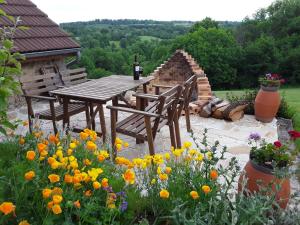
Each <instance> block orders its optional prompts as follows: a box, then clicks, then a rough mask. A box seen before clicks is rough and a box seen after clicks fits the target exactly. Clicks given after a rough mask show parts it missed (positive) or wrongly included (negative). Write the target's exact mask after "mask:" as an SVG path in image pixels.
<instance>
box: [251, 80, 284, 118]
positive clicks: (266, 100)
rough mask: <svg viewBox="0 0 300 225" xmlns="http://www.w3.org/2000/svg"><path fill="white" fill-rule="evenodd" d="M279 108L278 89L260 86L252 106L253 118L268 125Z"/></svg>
mask: <svg viewBox="0 0 300 225" xmlns="http://www.w3.org/2000/svg"><path fill="white" fill-rule="evenodd" d="M279 106H280V95H279V92H278V87H265V86H261V88H260V90H259V92H258V94H257V96H256V98H255V104H254V111H255V118H256V119H257V120H259V121H261V122H264V123H269V122H271V121H272V120H273V119H274V117H275V116H276V114H277V112H278V109H279Z"/></svg>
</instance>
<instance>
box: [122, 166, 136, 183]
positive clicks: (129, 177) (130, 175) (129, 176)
mask: <svg viewBox="0 0 300 225" xmlns="http://www.w3.org/2000/svg"><path fill="white" fill-rule="evenodd" d="M122 176H123V179H124V180H125V182H126V183H127V184H134V181H135V173H134V172H133V171H132V170H131V169H127V170H126V171H125V173H124V174H123V175H122Z"/></svg>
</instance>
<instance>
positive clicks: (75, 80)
mask: <svg viewBox="0 0 300 225" xmlns="http://www.w3.org/2000/svg"><path fill="white" fill-rule="evenodd" d="M60 74H61V79H62V81H63V83H64V85H66V86H72V85H76V84H81V83H84V82H86V81H87V73H86V70H85V68H79V69H72V70H64V71H60Z"/></svg>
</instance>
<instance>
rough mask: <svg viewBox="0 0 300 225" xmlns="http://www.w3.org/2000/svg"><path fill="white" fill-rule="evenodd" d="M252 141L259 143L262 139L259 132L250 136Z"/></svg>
mask: <svg viewBox="0 0 300 225" xmlns="http://www.w3.org/2000/svg"><path fill="white" fill-rule="evenodd" d="M249 139H250V140H254V141H259V140H260V139H261V137H260V134H259V133H257V132H253V133H251V134H250V135H249Z"/></svg>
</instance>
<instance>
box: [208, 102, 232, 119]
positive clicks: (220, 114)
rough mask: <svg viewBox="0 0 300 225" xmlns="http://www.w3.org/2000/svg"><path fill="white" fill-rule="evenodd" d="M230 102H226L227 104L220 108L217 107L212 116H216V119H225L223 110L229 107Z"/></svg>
mask: <svg viewBox="0 0 300 225" xmlns="http://www.w3.org/2000/svg"><path fill="white" fill-rule="evenodd" d="M228 106H229V105H228V104H226V105H225V106H221V107H219V108H218V109H215V110H214V111H213V113H212V117H213V118H216V119H223V118H224V116H223V112H224V111H225V110H226V109H227V108H228Z"/></svg>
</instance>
